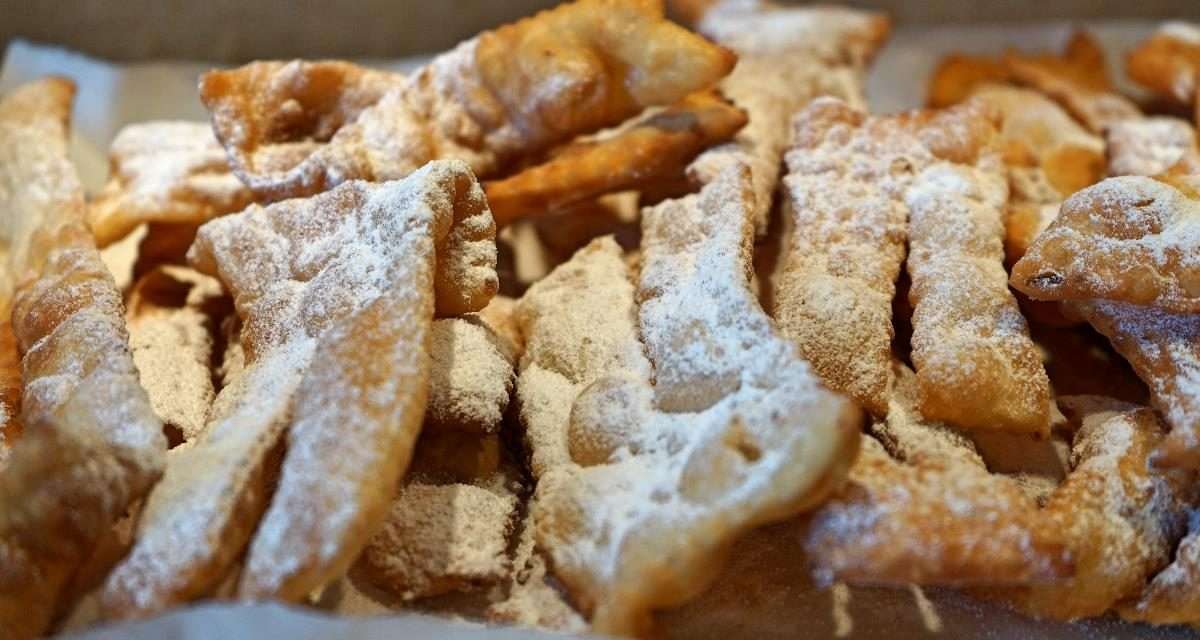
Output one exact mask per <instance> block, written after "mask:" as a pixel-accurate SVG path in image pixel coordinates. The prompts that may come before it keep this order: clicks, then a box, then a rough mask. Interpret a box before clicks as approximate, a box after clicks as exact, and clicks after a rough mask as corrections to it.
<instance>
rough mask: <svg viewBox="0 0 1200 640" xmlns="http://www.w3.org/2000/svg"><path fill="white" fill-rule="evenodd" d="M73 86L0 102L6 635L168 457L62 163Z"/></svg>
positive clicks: (48, 596) (39, 88) (45, 619)
mask: <svg viewBox="0 0 1200 640" xmlns="http://www.w3.org/2000/svg"><path fill="white" fill-rule="evenodd" d="M74 92H75V88H74V85H72V84H71V83H70V82H68V81H66V80H63V79H61V78H51V79H47V80H42V81H40V82H36V83H32V84H28V85H24V86H22V87H20V88H18V89H17V90H16V91H15V92H13V94H12V95H10V96H9V97H8V98H7V99H5V100H4V101H3V102H0V210H3V211H4V217H3V221H2V222H0V249H2V251H0V253H2V254H3V255H4V256H5V257H7V258H8V259H9V264H8V270H9V273H10V274H11V276H12V277H13V284H14V285H15V292H16V295H15V298H14V299H13V303H12V331H13V335H14V336H15V338H16V345H17V348H18V350H19V352H20V353H21V354H22V362H21V364H22V367H23V371H22V378H23V383H24V390H23V397H22V401H21V423H22V425H23V426H24V427H25V431H24V434H23V437H22V439H21V440H20V441H19V442H18V443H17V445H16V446H15V448H14V449H13V451H12V453H11V457H10V459H9V461H8V464H7V466H6V467H5V469H4V471H3V473H2V474H0V505H3V507H2V508H0V629H2V630H3V631H0V635H3V636H4V637H5V638H25V637H34V636H38V635H41V634H42V633H43V632H45V631H46V628H47V626H48V625H49V624H50V622H51V619H52V617H53V616H54V615H55V613H56V612H57V611H58V609H57V607H59V606H60V605H62V604H63V603H61V602H60V598H61V597H62V596H63V590H64V588H65V587H66V586H67V585H68V583H69V581H70V580H71V579H72V576H73V575H74V574H75V572H76V571H77V570H78V569H79V568H80V566H81V565H82V564H83V563H84V561H85V560H87V558H88V557H89V556H90V555H91V553H92V552H93V551H94V550H95V548H96V545H97V543H98V542H99V541H100V539H101V538H102V536H104V535H105V534H106V533H107V532H108V531H109V530H110V528H111V527H112V525H113V524H114V523H115V522H116V521H117V520H118V519H119V518H121V517H123V516H125V514H126V512H127V510H128V508H129V506H130V505H131V504H132V503H133V502H134V501H136V500H138V499H140V498H141V497H142V496H143V495H144V494H145V493H146V491H148V490H149V489H150V487H151V486H152V485H153V484H154V483H155V482H156V481H158V479H159V476H160V475H161V474H162V470H163V465H164V463H165V459H166V439H165V438H164V437H163V433H162V422H160V421H159V420H158V418H157V417H156V416H155V415H154V411H153V410H152V409H151V406H150V401H149V399H148V398H147V396H146V392H145V391H144V390H143V389H142V388H141V386H139V384H138V374H137V369H136V368H135V367H134V364H133V359H132V357H131V356H130V353H129V337H128V334H127V333H126V331H125V324H124V318H123V315H122V311H121V297H120V294H119V293H118V292H117V289H116V285H115V284H114V283H113V279H112V276H111V275H109V273H108V271H107V270H106V269H105V267H104V264H103V263H102V262H101V261H100V254H99V253H98V252H97V251H96V245H95V243H94V242H93V240H92V237H91V234H90V233H89V232H88V230H87V227H86V226H85V224H84V204H83V190H82V188H81V187H80V185H79V180H78V178H77V177H76V175H75V170H74V168H73V167H72V166H71V163H70V161H69V160H68V159H67V121H68V118H69V114H70V110H71V100H72V97H73V95H74ZM6 286H7V283H6ZM0 300H4V301H5V304H3V305H0V306H3V307H5V308H7V294H6V293H5V294H4V295H0Z"/></svg>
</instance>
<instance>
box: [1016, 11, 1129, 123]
mask: <svg viewBox="0 0 1200 640" xmlns="http://www.w3.org/2000/svg"><path fill="white" fill-rule="evenodd" d="M1004 64H1005V66H1006V67H1007V68H1008V72H1009V73H1010V74H1011V76H1012V78H1013V79H1014V80H1016V81H1017V82H1019V83H1021V84H1024V85H1028V86H1030V87H1033V88H1034V89H1037V90H1038V91H1041V92H1042V93H1044V94H1046V95H1047V96H1049V97H1050V98H1052V99H1053V100H1055V101H1056V102H1058V103H1059V104H1061V105H1062V106H1063V107H1064V108H1066V110H1067V111H1070V112H1071V115H1073V116H1075V118H1076V119H1077V120H1079V122H1080V123H1082V124H1083V126H1085V127H1087V128H1088V129H1089V130H1091V131H1092V132H1093V133H1097V134H1099V133H1102V132H1103V131H1104V129H1105V128H1107V127H1108V126H1109V125H1111V124H1114V123H1117V122H1120V121H1121V120H1127V119H1130V118H1140V117H1141V115H1142V112H1141V110H1140V109H1138V107H1137V105H1135V104H1134V103H1133V101H1131V100H1130V99H1129V98H1126V97H1125V96H1123V95H1121V94H1120V93H1119V92H1118V91H1117V89H1116V87H1115V85H1113V82H1112V79H1111V78H1109V76H1108V65H1107V63H1106V62H1105V59H1104V49H1102V48H1101V47H1100V43H1098V42H1096V39H1095V38H1094V37H1093V36H1092V35H1091V34H1089V33H1088V32H1086V31H1077V32H1075V34H1073V35H1072V36H1071V39H1070V40H1068V41H1067V44H1066V47H1065V48H1064V49H1063V52H1062V54H1059V55H1055V54H1024V53H1021V52H1019V51H1013V50H1010V51H1008V52H1007V53H1006V54H1005V55H1004Z"/></svg>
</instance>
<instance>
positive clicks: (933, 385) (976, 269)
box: [903, 102, 1050, 436]
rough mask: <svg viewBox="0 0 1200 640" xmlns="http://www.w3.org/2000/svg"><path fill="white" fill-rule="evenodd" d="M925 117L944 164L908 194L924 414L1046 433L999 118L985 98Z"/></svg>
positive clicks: (925, 131) (926, 132) (1042, 384)
mask: <svg viewBox="0 0 1200 640" xmlns="http://www.w3.org/2000/svg"><path fill="white" fill-rule="evenodd" d="M923 117H924V118H926V121H925V122H924V123H923V125H922V126H921V131H922V137H923V139H924V142H925V144H926V145H928V147H929V149H930V151H931V152H932V153H933V155H934V156H935V157H936V158H937V161H936V162H932V163H930V164H928V165H927V166H924V167H919V168H917V170H916V172H915V175H914V177H913V178H912V181H911V183H910V185H909V186H908V188H907V189H906V190H905V193H904V196H903V197H904V203H905V205H906V206H907V208H908V212H909V256H908V274H909V277H910V279H911V281H912V286H911V289H910V290H909V295H908V298H909V301H910V302H911V303H912V305H913V318H912V326H913V335H912V362H913V365H914V367H915V369H916V372H917V383H918V389H919V394H918V395H919V402H918V404H919V406H920V408H921V412H922V413H923V414H924V415H925V416H926V417H928V418H930V419H933V420H940V421H943V422H949V423H951V424H955V425H958V426H963V427H968V428H973V429H1000V430H1005V431H1018V432H1025V433H1031V434H1037V435H1043V436H1044V435H1046V434H1047V433H1048V432H1049V428H1050V419H1049V406H1050V390H1049V383H1048V381H1047V379H1046V372H1045V369H1044V368H1043V367H1042V362H1041V358H1040V356H1039V354H1038V352H1037V348H1036V347H1035V345H1034V344H1033V341H1032V340H1031V339H1030V338H1029V330H1028V327H1027V325H1026V323H1025V318H1024V317H1023V316H1022V315H1021V312H1020V310H1019V309H1018V308H1017V302H1016V300H1015V299H1014V298H1013V295H1012V293H1011V292H1010V291H1009V289H1008V274H1007V273H1006V272H1005V270H1004V246H1003V239H1004V218H1003V211H1004V207H1005V205H1006V204H1007V201H1008V194H1009V192H1008V184H1007V181H1006V180H1005V172H1004V166H1003V164H1002V161H1001V158H1000V156H999V154H998V153H997V151H996V147H995V137H996V135H997V131H996V127H995V124H994V122H993V121H992V119H991V117H990V112H989V111H988V109H987V108H986V105H984V104H983V103H981V102H967V103H964V104H963V105H960V106H957V107H952V108H950V109H947V110H945V111H939V112H932V113H927V114H925V115H924V116H923Z"/></svg>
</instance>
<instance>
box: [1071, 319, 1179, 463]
mask: <svg viewBox="0 0 1200 640" xmlns="http://www.w3.org/2000/svg"><path fill="white" fill-rule="evenodd" d="M1072 307H1073V308H1074V309H1076V310H1078V311H1079V312H1080V313H1081V314H1082V315H1083V317H1084V318H1086V319H1087V321H1088V323H1089V324H1091V325H1092V327H1093V328H1094V329H1096V331H1099V332H1100V333H1101V334H1103V335H1104V336H1105V337H1106V338H1108V339H1109V341H1110V342H1111V343H1112V345H1113V348H1114V349H1116V350H1117V353H1120V354H1121V356H1122V357H1124V358H1125V360H1126V361H1128V362H1129V365H1130V366H1131V367H1133V370H1134V372H1136V373H1137V375H1138V377H1139V378H1141V379H1142V381H1143V382H1145V383H1146V386H1148V387H1149V388H1150V399H1151V403H1152V404H1153V405H1154V407H1155V408H1156V409H1158V410H1159V411H1160V412H1161V413H1162V415H1163V418H1164V419H1165V420H1166V422H1167V424H1169V425H1171V433H1170V434H1168V435H1167V437H1166V438H1165V439H1164V440H1163V446H1162V447H1161V448H1160V449H1159V450H1158V451H1157V452H1156V458H1155V462H1157V463H1159V464H1165V465H1169V466H1182V467H1189V468H1200V389H1198V388H1197V384H1200V382H1198V381H1200V377H1198V376H1200V316H1198V315H1194V314H1175V313H1170V312H1168V311H1164V310H1162V309H1155V308H1152V307H1138V306H1134V305H1130V304H1122V303H1119V302H1109V301H1105V300H1093V301H1087V302H1075V303H1073V305H1072Z"/></svg>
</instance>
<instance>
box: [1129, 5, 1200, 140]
mask: <svg viewBox="0 0 1200 640" xmlns="http://www.w3.org/2000/svg"><path fill="white" fill-rule="evenodd" d="M1126 71H1127V73H1129V77H1130V78H1133V80H1134V81H1135V82H1137V83H1138V84H1140V85H1142V86H1144V87H1146V88H1147V89H1150V90H1151V91H1153V92H1155V93H1157V94H1159V95H1163V96H1167V97H1169V98H1171V99H1172V100H1174V101H1175V102H1178V103H1179V104H1181V105H1185V106H1186V105H1191V106H1193V107H1194V108H1195V109H1196V125H1197V126H1200V25H1197V24H1191V23H1187V22H1181V21H1169V22H1164V23H1163V24H1162V25H1161V26H1159V28H1158V30H1157V31H1155V32H1154V35H1152V36H1150V38H1148V39H1147V40H1146V41H1145V42H1142V43H1141V44H1140V45H1138V46H1137V48H1136V49H1134V50H1133V51H1131V52H1129V56H1128V57H1127V58H1126Z"/></svg>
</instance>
